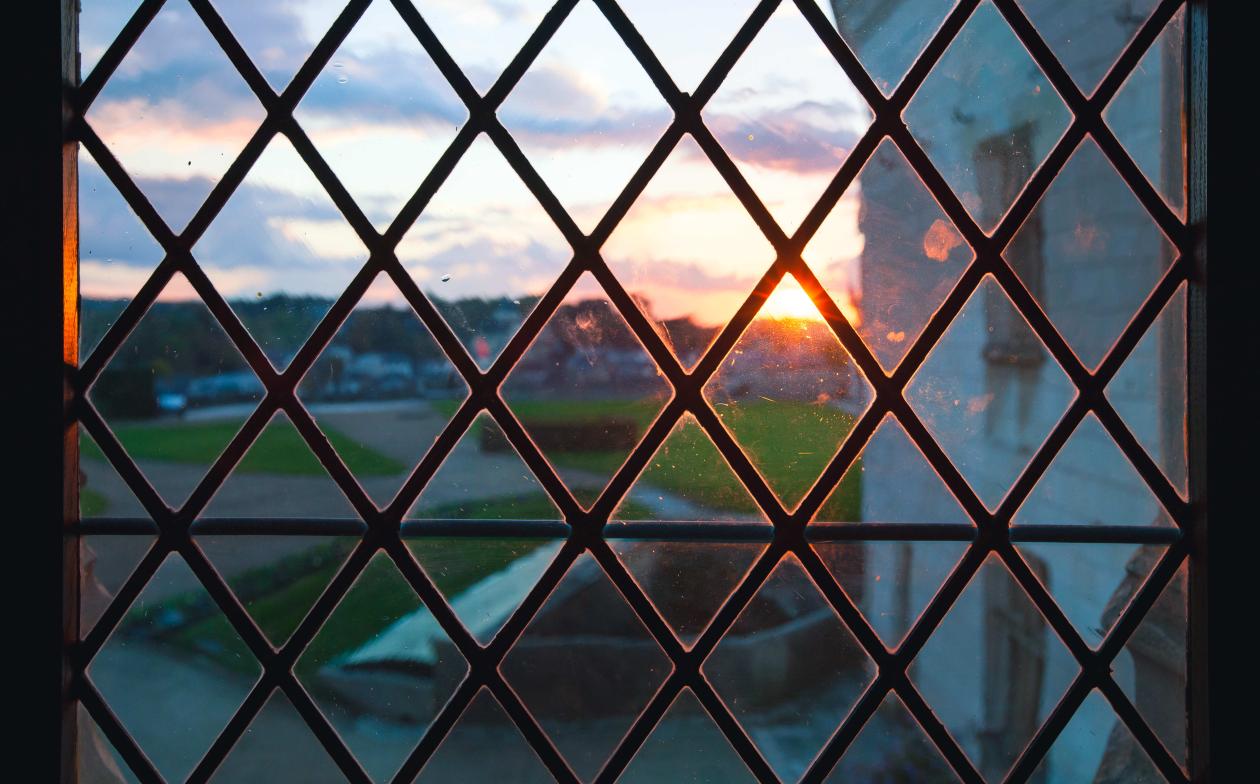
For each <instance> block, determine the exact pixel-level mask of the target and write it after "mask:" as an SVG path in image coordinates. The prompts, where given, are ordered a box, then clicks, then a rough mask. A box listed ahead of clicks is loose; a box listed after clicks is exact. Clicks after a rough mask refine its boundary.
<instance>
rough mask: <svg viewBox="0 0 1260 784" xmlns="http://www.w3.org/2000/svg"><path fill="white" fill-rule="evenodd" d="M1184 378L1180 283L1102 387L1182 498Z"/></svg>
mask: <svg viewBox="0 0 1260 784" xmlns="http://www.w3.org/2000/svg"><path fill="white" fill-rule="evenodd" d="M1187 377H1188V375H1187V369H1186V284H1184V283H1183V284H1182V285H1181V288H1179V289H1178V290H1177V293H1175V294H1174V295H1173V297H1172V299H1171V300H1169V302H1168V304H1167V305H1165V306H1164V310H1163V312H1162V313H1160V314H1159V317H1158V318H1156V319H1155V323H1153V324H1151V326H1150V328H1149V329H1148V330H1147V331H1146V335H1144V336H1143V337H1142V339H1141V340H1140V341H1138V344H1137V346H1136V347H1135V348H1134V349H1133V353H1132V354H1130V355H1129V357H1128V359H1126V360H1125V361H1124V364H1123V365H1121V366H1120V370H1119V371H1118V372H1117V373H1116V375H1115V377H1114V378H1113V379H1112V380H1111V383H1110V384H1108V385H1107V400H1109V401H1111V404H1112V405H1113V406H1115V407H1116V411H1117V412H1118V413H1119V414H1120V416H1121V417H1123V418H1124V421H1125V424H1127V425H1128V426H1129V429H1130V430H1132V431H1133V435H1134V437H1135V438H1137V440H1138V442H1139V443H1140V444H1141V445H1142V448H1143V449H1145V450H1146V453H1147V454H1148V455H1150V456H1151V459H1153V460H1154V461H1155V463H1156V464H1157V465H1159V467H1160V469H1161V470H1163V472H1164V475H1165V476H1167V477H1168V480H1169V481H1170V482H1172V485H1173V487H1174V488H1176V489H1177V492H1179V493H1181V495H1182V496H1183V497H1184V496H1185V494H1186V492H1187V490H1186V483H1187V482H1188V481H1189V474H1188V468H1187V462H1186V449H1187V443H1186V378H1187Z"/></svg>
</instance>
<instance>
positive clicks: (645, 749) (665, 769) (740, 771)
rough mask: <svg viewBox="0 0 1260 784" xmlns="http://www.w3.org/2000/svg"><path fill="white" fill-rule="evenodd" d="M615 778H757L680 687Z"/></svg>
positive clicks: (628, 783) (717, 782)
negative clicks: (637, 750)
mask: <svg viewBox="0 0 1260 784" xmlns="http://www.w3.org/2000/svg"><path fill="white" fill-rule="evenodd" d="M617 781H619V782H621V783H622V784H655V783H656V782H659V781H688V782H694V784H725V783H726V782H744V781H747V782H753V781H756V779H754V778H753V775H752V773H751V772H750V771H749V770H748V768H747V767H746V766H745V765H744V762H743V760H741V759H740V758H739V755H738V754H736V753H735V749H733V748H731V744H730V741H728V740H727V739H726V736H725V735H723V734H722V731H721V730H720V729H718V727H717V725H716V724H714V722H713V719H712V718H710V717H709V714H708V712H707V711H705V709H704V706H703V705H701V704H700V701H699V700H698V699H696V695H695V694H693V693H692V691H691V689H683V690H682V692H681V693H679V695H678V696H677V697H676V698H675V699H674V703H673V704H672V705H670V706H669V710H667V711H665V715H664V716H662V717H661V721H660V723H659V724H657V725H656V729H654V730H652V734H651V735H650V736H649V737H648V739H647V741H646V742H644V744H643V746H642V748H640V749H639V753H638V754H635V755H634V759H633V760H631V761H630V765H629V767H627V768H626V770H625V773H623V774H622V775H621V778H619V779H617Z"/></svg>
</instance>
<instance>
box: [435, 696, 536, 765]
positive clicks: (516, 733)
mask: <svg viewBox="0 0 1260 784" xmlns="http://www.w3.org/2000/svg"><path fill="white" fill-rule="evenodd" d="M487 751H492V752H493V753H487ZM470 781H510V782H513V784H550V783H551V782H553V781H555V779H554V778H552V776H551V774H550V773H549V772H548V771H547V768H546V767H545V766H544V765H543V764H542V760H540V759H538V755H537V754H535V753H534V750H533V749H532V748H531V747H530V745H529V743H527V742H526V740H525V738H524V736H522V735H521V731H520V730H518V729H517V728H516V725H515V724H513V723H512V719H511V718H510V717H509V716H508V715H507V712H506V711H504V710H503V707H502V706H501V705H499V702H498V700H496V699H495V698H494V696H493V695H491V694H490V692H489V690H488V689H486V688H485V687H482V689H481V691H479V692H477V696H476V697H474V698H473V701H472V703H471V704H470V705H469V706H468V708H467V709H466V710H465V711H464V713H463V714H462V715H461V716H460V717H459V721H458V722H456V724H455V726H454V727H453V728H452V729H451V732H450V734H449V735H447V736H446V738H444V739H443V740H442V745H440V746H438V749H437V751H436V752H434V753H433V756H432V757H430V758H429V761H428V762H426V763H425V765H424V768H422V769H421V770H420V775H419V776H416V778H415V781H414V782H413V784H464V782H470Z"/></svg>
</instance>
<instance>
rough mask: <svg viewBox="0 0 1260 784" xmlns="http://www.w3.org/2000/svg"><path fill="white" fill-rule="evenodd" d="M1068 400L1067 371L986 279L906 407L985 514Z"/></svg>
mask: <svg viewBox="0 0 1260 784" xmlns="http://www.w3.org/2000/svg"><path fill="white" fill-rule="evenodd" d="M1072 397H1073V387H1072V382H1071V381H1070V380H1069V379H1068V377H1067V374H1065V373H1064V372H1063V369H1062V368H1060V367H1059V364H1058V363H1057V362H1055V361H1054V358H1053V357H1051V356H1050V354H1049V352H1048V351H1046V349H1045V347H1044V346H1043V345H1042V344H1041V341H1040V340H1038V338H1037V336H1036V334H1034V333H1033V331H1032V328H1031V327H1029V326H1028V322H1027V321H1025V320H1024V317H1023V316H1021V315H1020V313H1019V311H1018V310H1016V309H1015V306H1014V304H1013V303H1012V302H1011V301H1010V299H1008V298H1007V296H1006V293H1005V292H1004V291H1002V289H1001V287H1000V286H999V285H998V284H997V283H996V282H995V281H994V280H993V278H992V276H989V275H986V276H985V278H984V280H983V281H982V282H981V284H980V287H979V288H978V289H977V290H976V292H975V293H973V294H972V295H971V299H969V300H967V304H965V305H964V306H963V309H962V311H961V312H960V313H959V314H958V316H957V317H955V319H954V321H953V323H952V324H950V326H949V329H948V330H946V332H945V335H944V336H943V337H942V338H941V340H940V342H939V343H937V344H936V347H935V348H934V349H932V353H931V354H929V355H928V358H927V361H926V362H924V363H923V366H922V367H920V368H919V370H918V371H917V372H916V373H915V374H914V377H913V378H912V379H911V380H910V386H909V387H908V388H907V390H906V399H907V400H909V402H910V405H912V406H914V408H915V411H916V412H917V413H918V414H919V416H920V417H922V419H923V421H924V424H925V425H927V428H928V430H930V431H932V435H933V436H934V437H935V438H936V440H937V442H938V443H939V444H940V445H941V447H942V448H943V449H944V450H945V451H946V452H947V453H948V454H949V456H950V458H951V459H952V460H953V462H954V465H955V466H956V467H957V468H958V470H959V471H960V472H961V473H962V475H963V476H964V477H965V478H966V479H967V481H968V482H969V483H970V484H971V487H972V489H973V490H975V491H976V493H977V494H978V495H979V496H980V500H982V501H984V503H985V504H986V505H987V506H989V508H990V509H992V508H996V507H997V505H998V503H999V502H1000V501H1001V500H1002V497H1003V496H1004V495H1006V491H1007V490H1009V489H1010V486H1011V484H1012V483H1013V482H1014V481H1015V479H1016V478H1017V477H1018V476H1019V474H1020V472H1022V471H1023V468H1024V466H1025V465H1027V463H1028V461H1029V459H1030V458H1031V457H1032V455H1033V453H1034V452H1035V451H1036V450H1037V448H1038V447H1040V446H1041V443H1042V441H1043V440H1044V439H1045V437H1046V435H1047V434H1048V433H1049V432H1050V429H1051V428H1052V427H1054V425H1055V423H1057V422H1058V420H1059V418H1060V417H1061V416H1062V415H1063V412H1064V411H1066V410H1067V407H1068V404H1069V403H1070V402H1071V400H1072Z"/></svg>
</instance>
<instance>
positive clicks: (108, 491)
mask: <svg viewBox="0 0 1260 784" xmlns="http://www.w3.org/2000/svg"><path fill="white" fill-rule="evenodd" d="M148 516H149V515H148V512H146V511H145V510H144V505H143V504H141V503H140V500H139V499H138V498H136V496H135V494H134V493H132V492H131V488H130V487H128V486H127V483H126V482H124V481H123V478H122V477H121V476H119V475H118V471H116V470H115V469H114V466H113V464H112V463H110V462H109V461H108V460H106V459H105V453H104V452H102V451H101V448H100V447H99V446H97V444H96V442H95V441H93V440H92V437H91V436H90V435H88V434H87V431H86V430H84V429H82V428H80V430H79V519H80V520H92V519H94V518H101V517H130V518H145V517H148Z"/></svg>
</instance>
